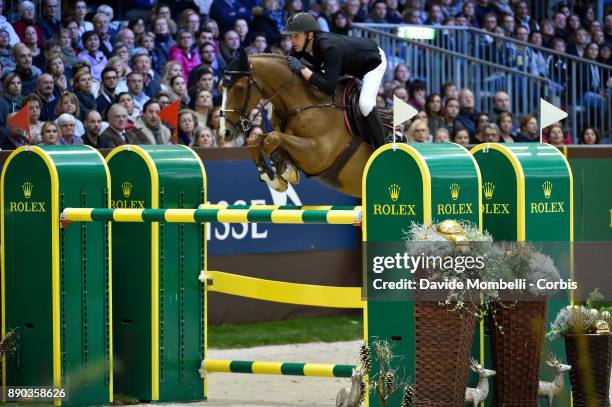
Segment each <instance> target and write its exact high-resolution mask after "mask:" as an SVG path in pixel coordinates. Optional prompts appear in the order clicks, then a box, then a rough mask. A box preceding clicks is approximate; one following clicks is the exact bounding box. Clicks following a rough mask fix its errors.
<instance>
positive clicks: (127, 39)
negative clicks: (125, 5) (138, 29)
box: [115, 28, 136, 56]
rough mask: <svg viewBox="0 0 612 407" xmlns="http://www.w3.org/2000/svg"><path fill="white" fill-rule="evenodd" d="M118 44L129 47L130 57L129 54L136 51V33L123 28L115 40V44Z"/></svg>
mask: <svg viewBox="0 0 612 407" xmlns="http://www.w3.org/2000/svg"><path fill="white" fill-rule="evenodd" d="M118 42H120V43H122V44H123V45H125V46H126V47H127V51H128V56H129V54H131V53H132V51H133V50H134V44H135V42H136V36H135V35H134V32H133V31H132V30H130V29H129V28H122V29H121V30H120V31H119V32H118V33H117V37H116V38H115V43H118Z"/></svg>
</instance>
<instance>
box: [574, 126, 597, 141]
mask: <svg viewBox="0 0 612 407" xmlns="http://www.w3.org/2000/svg"><path fill="white" fill-rule="evenodd" d="M578 142H579V144H599V142H600V137H599V132H598V131H597V129H596V128H595V127H587V128H585V129H584V130H582V132H581V133H580V139H579V140H578Z"/></svg>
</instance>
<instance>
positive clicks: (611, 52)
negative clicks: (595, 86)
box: [597, 43, 612, 65]
mask: <svg viewBox="0 0 612 407" xmlns="http://www.w3.org/2000/svg"><path fill="white" fill-rule="evenodd" d="M611 57H612V45H609V44H607V43H606V44H603V45H600V46H599V57H598V58H597V61H598V62H600V63H602V64H606V65H612V58H611Z"/></svg>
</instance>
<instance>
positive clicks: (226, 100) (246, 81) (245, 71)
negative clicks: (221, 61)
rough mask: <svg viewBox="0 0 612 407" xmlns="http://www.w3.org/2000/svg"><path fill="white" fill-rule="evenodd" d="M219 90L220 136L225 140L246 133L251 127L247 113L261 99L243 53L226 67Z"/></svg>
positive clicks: (248, 63) (260, 91) (257, 86)
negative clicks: (220, 98) (221, 95)
mask: <svg viewBox="0 0 612 407" xmlns="http://www.w3.org/2000/svg"><path fill="white" fill-rule="evenodd" d="M220 89H221V91H222V94H223V101H222V104H221V118H220V126H219V133H220V136H221V137H224V138H227V137H231V136H234V135H236V134H237V133H239V132H244V133H246V132H248V131H249V130H250V129H251V127H252V123H251V119H250V117H249V113H250V112H251V110H253V109H254V108H255V107H256V106H257V104H258V102H259V100H260V99H261V97H262V90H261V88H260V87H259V85H258V84H257V82H256V81H255V79H254V78H253V70H252V69H251V64H250V62H249V58H248V56H247V54H246V53H245V52H244V51H240V56H239V57H238V58H234V59H232V60H231V61H230V63H229V64H228V65H227V68H226V69H225V73H224V75H223V80H222V81H221V85H220ZM228 123H229V127H228Z"/></svg>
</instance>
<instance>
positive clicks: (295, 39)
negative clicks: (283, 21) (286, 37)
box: [291, 33, 308, 52]
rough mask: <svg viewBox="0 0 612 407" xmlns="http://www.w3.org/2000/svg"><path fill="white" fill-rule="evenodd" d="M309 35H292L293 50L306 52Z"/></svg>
mask: <svg viewBox="0 0 612 407" xmlns="http://www.w3.org/2000/svg"><path fill="white" fill-rule="evenodd" d="M307 36H308V34H306V33H295V34H291V45H293V50H294V51H295V52H301V51H304V45H306V38H308V37H307Z"/></svg>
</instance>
